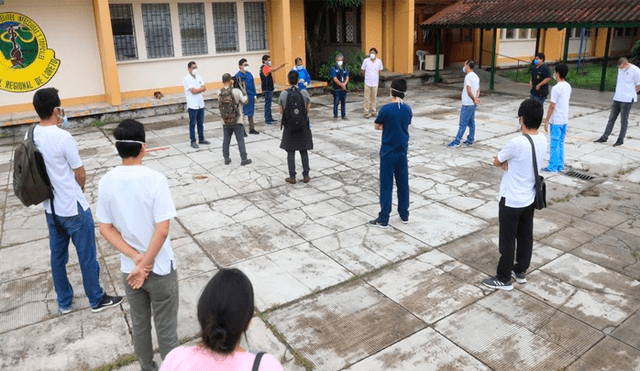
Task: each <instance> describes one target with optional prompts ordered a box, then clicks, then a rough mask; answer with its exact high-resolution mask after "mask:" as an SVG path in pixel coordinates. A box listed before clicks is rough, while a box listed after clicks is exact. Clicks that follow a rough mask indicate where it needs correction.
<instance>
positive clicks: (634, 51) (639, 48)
mask: <svg viewBox="0 0 640 371" xmlns="http://www.w3.org/2000/svg"><path fill="white" fill-rule="evenodd" d="M629 60H630V61H631V63H633V64H635V65H636V66H637V65H638V64H640V40H638V41H636V43H635V44H634V45H633V48H631V55H630V56H629Z"/></svg>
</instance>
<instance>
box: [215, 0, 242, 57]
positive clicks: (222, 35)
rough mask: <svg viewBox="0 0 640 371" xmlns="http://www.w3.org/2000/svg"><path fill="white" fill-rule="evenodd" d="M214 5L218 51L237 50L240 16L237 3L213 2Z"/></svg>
mask: <svg viewBox="0 0 640 371" xmlns="http://www.w3.org/2000/svg"><path fill="white" fill-rule="evenodd" d="M212 5H213V29H214V33H215V35H216V52H218V53H225V52H227V53H228V52H237V51H238V17H237V12H236V3H213V4H212Z"/></svg>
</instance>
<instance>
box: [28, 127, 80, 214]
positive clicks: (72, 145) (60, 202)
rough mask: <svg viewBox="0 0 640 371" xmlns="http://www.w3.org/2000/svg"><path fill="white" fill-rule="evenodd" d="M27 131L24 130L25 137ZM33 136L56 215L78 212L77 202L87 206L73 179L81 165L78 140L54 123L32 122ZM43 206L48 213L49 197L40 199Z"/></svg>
mask: <svg viewBox="0 0 640 371" xmlns="http://www.w3.org/2000/svg"><path fill="white" fill-rule="evenodd" d="M27 135H29V133H27V134H25V139H26V138H27ZM33 140H34V142H35V144H36V147H38V149H39V150H40V152H42V157H43V158H44V164H45V166H46V167H47V175H49V180H51V185H52V186H53V202H54V207H55V209H56V215H58V216H63V217H70V216H76V215H78V202H79V203H80V206H82V210H87V209H88V208H89V202H87V198H86V197H85V196H84V193H82V188H80V185H79V184H78V182H76V175H75V173H74V171H73V170H74V169H77V168H79V167H81V166H82V160H81V159H80V153H79V152H78V143H76V140H75V139H73V137H72V136H71V134H69V132H68V131H65V130H62V129H60V128H59V127H57V126H56V125H51V126H40V125H38V126H36V128H35V129H34V130H33ZM43 205H44V210H45V211H46V212H47V213H49V214H51V200H46V201H44V203H43Z"/></svg>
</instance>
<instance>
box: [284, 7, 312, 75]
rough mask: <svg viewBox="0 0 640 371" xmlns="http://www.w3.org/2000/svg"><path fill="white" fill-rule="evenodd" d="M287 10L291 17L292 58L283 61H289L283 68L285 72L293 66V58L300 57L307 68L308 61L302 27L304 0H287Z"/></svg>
mask: <svg viewBox="0 0 640 371" xmlns="http://www.w3.org/2000/svg"><path fill="white" fill-rule="evenodd" d="M289 10H290V12H291V13H290V14H291V15H290V17H291V36H290V37H291V53H292V56H293V59H290V60H285V62H289V64H288V65H287V67H289V66H291V67H289V68H283V70H284V71H286V73H288V71H289V70H290V69H291V68H292V67H293V66H294V61H293V60H294V59H295V58H298V57H300V58H302V61H303V65H304V66H305V67H307V68H309V63H308V61H307V60H306V59H307V55H306V52H307V47H306V45H305V40H306V30H305V27H304V24H305V22H304V20H305V17H304V0H289ZM286 73H285V74H286Z"/></svg>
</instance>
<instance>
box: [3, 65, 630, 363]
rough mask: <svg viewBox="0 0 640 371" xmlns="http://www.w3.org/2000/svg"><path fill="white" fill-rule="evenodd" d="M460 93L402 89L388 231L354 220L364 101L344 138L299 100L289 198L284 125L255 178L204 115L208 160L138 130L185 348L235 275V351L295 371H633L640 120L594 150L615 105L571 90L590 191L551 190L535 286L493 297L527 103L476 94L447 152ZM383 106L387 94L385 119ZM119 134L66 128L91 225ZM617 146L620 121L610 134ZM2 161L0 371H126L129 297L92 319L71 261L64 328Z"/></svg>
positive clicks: (256, 146)
mask: <svg viewBox="0 0 640 371" xmlns="http://www.w3.org/2000/svg"><path fill="white" fill-rule="evenodd" d="M481 78H483V76H481ZM483 83H484V84H483V85H486V79H484V78H483ZM460 88H461V87H459V86H451V87H446V86H444V87H440V86H413V87H410V91H409V94H408V96H407V98H406V99H405V102H407V103H408V104H410V105H411V107H412V109H413V113H414V118H413V122H412V127H411V129H410V134H411V141H410V150H409V173H410V179H409V184H410V189H411V206H410V213H411V215H410V222H409V223H408V224H402V223H401V222H400V218H399V217H398V215H397V213H396V212H395V210H394V211H393V212H392V215H391V220H390V228H388V229H379V228H375V227H369V225H368V223H367V222H368V220H370V219H373V218H374V217H375V216H376V215H377V212H378V210H379V204H378V165H379V157H378V149H379V145H380V132H377V131H375V130H374V129H373V120H372V119H364V118H363V117H362V114H361V112H362V100H363V98H362V95H361V94H355V93H354V94H349V96H348V104H347V108H348V113H347V115H348V117H349V118H350V120H348V121H342V120H340V121H339V122H333V120H332V112H331V109H332V97H331V96H329V95H325V96H313V97H312V113H311V122H312V124H313V127H312V131H313V135H314V144H315V148H314V150H313V151H311V152H310V164H311V174H310V176H311V178H312V179H311V182H310V183H308V184H304V183H302V182H299V183H298V184H295V185H290V184H287V183H286V182H285V181H284V178H285V177H287V175H288V174H287V166H286V153H285V152H284V151H283V150H281V149H280V148H279V143H280V139H279V138H280V136H281V131H280V127H279V125H276V126H274V127H271V128H268V127H265V126H264V125H258V127H257V128H258V130H260V131H261V134H260V135H251V136H249V137H248V138H247V151H248V153H249V158H251V159H252V160H253V163H252V164H250V165H248V166H240V158H239V155H238V152H237V148H236V146H235V145H233V144H234V141H235V140H232V148H231V158H232V163H231V164H230V165H228V166H225V165H224V163H223V159H222V154H221V146H222V130H221V122H220V118H219V116H216V115H215V114H217V111H212V113H208V114H207V117H206V120H205V129H206V137H207V139H209V140H211V142H212V144H211V145H209V146H201V148H200V149H197V150H196V149H192V148H191V147H190V146H189V139H188V127H187V126H188V125H187V121H188V120H187V118H186V114H180V115H171V116H163V117H153V118H147V119H142V120H141V121H142V122H143V123H144V124H145V126H146V130H147V147H148V148H149V149H151V148H155V149H157V150H155V151H153V152H150V153H148V154H147V156H146V157H145V159H144V161H143V163H144V165H146V166H149V167H151V168H153V169H156V170H158V171H161V172H162V173H163V174H164V175H165V176H166V177H167V178H168V180H169V184H170V187H171V193H172V196H173V200H174V203H175V205H176V208H177V210H178V216H177V218H176V219H175V220H174V221H172V223H171V234H170V237H171V240H172V246H173V248H174V250H175V253H176V260H177V265H178V273H179V279H180V281H179V282H180V296H181V299H180V311H179V329H178V331H179V337H180V338H181V341H182V342H183V343H186V344H188V345H190V344H196V343H197V342H198V337H197V336H198V330H199V326H198V323H197V319H196V303H197V299H198V297H199V295H200V291H201V289H202V288H203V287H204V285H205V283H206V282H207V281H208V280H209V279H210V278H211V277H212V276H213V275H214V274H215V273H216V272H217V270H218V269H219V268H221V267H237V268H239V269H241V270H242V271H244V272H245V273H246V274H247V275H248V276H249V278H250V279H251V281H252V283H253V286H254V290H255V299H256V307H257V311H258V313H257V314H256V317H255V318H254V320H253V321H252V323H251V326H250V329H249V331H248V347H249V348H250V349H251V350H253V351H267V352H269V353H271V354H273V355H274V356H276V358H278V359H279V360H281V362H282V363H283V365H284V368H285V370H288V371H293V370H296V371H297V370H305V369H307V370H308V369H313V370H323V371H334V370H343V369H348V370H354V371H355V370H358V371H360V370H363V371H364V370H367V371H370V370H398V371H405V370H421V371H422V370H509V371H510V370H570V371H578V370H620V371H626V370H640V336H639V334H640V310H639V309H640V260H639V259H638V254H640V221H638V216H639V215H640V197H638V194H639V193H640V126H639V122H640V108H639V107H637V106H636V107H634V108H633V109H632V112H631V117H630V124H629V130H628V133H627V140H626V141H625V145H624V146H622V147H619V148H613V147H612V144H613V142H614V141H615V137H614V138H610V140H609V143H607V144H604V145H603V144H596V143H593V142H592V141H593V140H594V139H596V138H598V137H599V135H600V134H601V132H602V130H603V129H604V126H605V124H606V120H607V117H608V115H609V106H610V104H611V96H612V94H611V93H593V92H581V91H579V90H578V89H574V95H573V97H572V105H571V112H570V115H571V118H570V127H569V130H568V134H567V141H566V156H567V159H566V164H567V165H568V168H570V169H567V170H576V171H579V172H581V173H583V174H587V175H590V176H593V177H594V178H593V179H591V180H582V179H579V178H576V177H572V176H569V175H567V174H546V175H547V177H546V179H547V187H548V194H547V199H548V201H549V204H550V205H549V207H548V208H547V209H545V210H542V211H537V212H536V217H535V222H534V223H535V226H534V237H535V244H534V252H533V261H532V266H531V268H530V270H529V271H528V272H527V280H528V283H526V284H523V285H520V284H516V283H514V286H515V288H514V290H513V291H510V292H504V291H493V290H490V289H487V288H486V287H484V286H483V285H482V284H481V283H480V281H481V279H483V278H484V277H487V276H488V275H494V274H495V268H496V265H497V262H498V257H499V252H498V247H497V241H498V225H497V216H498V204H497V199H496V196H497V193H498V187H499V184H500V180H501V175H502V170H501V169H499V168H495V167H493V166H491V163H492V159H493V157H494V156H495V154H496V153H497V152H498V151H499V149H500V148H501V146H502V145H504V144H505V143H506V142H507V140H508V139H509V138H511V137H513V136H516V135H520V134H519V132H518V125H517V117H516V116H517V114H516V113H517V107H518V106H519V103H520V102H521V101H522V99H524V98H525V97H526V96H527V94H528V92H527V90H528V89H527V88H526V86H524V85H518V84H504V86H502V85H501V84H498V85H497V88H496V89H497V90H498V91H503V93H492V94H484V96H483V97H482V105H481V106H479V107H478V110H477V113H476V126H477V129H476V143H475V144H474V146H473V147H464V146H463V147H461V148H458V149H449V148H445V147H444V144H446V143H448V142H450V141H451V139H452V138H453V136H454V135H455V133H456V131H457V123H458V115H459V109H460ZM501 88H502V89H501ZM484 91H485V92H487V91H488V90H487V89H486V88H485V89H484ZM504 92H507V93H508V94H505V93H504ZM388 101H389V98H388V90H381V91H380V93H379V95H378V106H379V107H380V106H381V105H382V104H385V103H387V102H388ZM261 105H263V101H259V102H258V104H257V107H260V106H261ZM547 106H548V104H547V105H546V106H545V108H546V107H547ZM274 107H275V106H274ZM262 112H263V111H262V109H260V110H259V111H258V113H257V114H256V118H259V119H258V120H257V121H258V122H262V121H263V120H262V118H261V115H262ZM275 116H277V117H279V115H275ZM114 126H115V124H110V125H105V126H103V127H101V128H95V127H88V128H72V129H70V130H71V132H72V133H73V135H74V137H75V138H76V140H77V141H78V144H79V147H80V154H81V157H82V158H83V162H84V166H85V168H86V170H87V185H86V191H85V194H86V196H87V198H88V200H89V202H90V203H91V205H92V211H93V212H94V216H95V209H96V202H97V185H98V181H99V179H100V178H101V176H102V175H104V174H105V173H106V172H107V171H108V170H110V169H111V168H112V167H113V166H116V165H118V164H119V163H120V159H119V157H118V156H117V152H116V150H115V147H114V145H113V143H114V140H113V137H112V135H111V130H110V129H112V128H113V127H114ZM618 130H619V123H618V124H617V126H616V129H615V130H614V136H615V135H617V132H618ZM0 144H1V145H0V179H2V180H1V181H2V182H3V185H2V186H1V188H0V192H1V193H0V195H1V198H0V200H1V201H0V204H1V205H2V207H1V209H0V212H1V213H2V214H1V215H2V229H1V234H0V299H1V300H0V369H2V370H86V369H94V368H98V367H102V368H101V369H102V370H108V369H119V370H139V365H138V364H137V362H135V361H132V360H131V357H130V355H131V354H132V353H133V346H132V343H131V335H130V331H131V327H130V322H129V320H130V319H129V305H128V303H127V301H126V299H125V301H124V302H123V304H122V305H121V306H120V307H118V308H116V309H110V310H107V311H103V312H100V313H97V314H94V313H91V311H90V310H89V307H88V301H87V299H86V297H85V296H84V292H83V290H82V285H81V276H80V272H79V268H78V265H77V256H76V254H75V251H74V249H73V247H71V250H72V251H74V252H72V253H71V254H70V255H71V260H70V262H69V265H68V271H69V276H70V279H71V281H72V283H74V288H75V300H74V306H73V312H72V313H70V314H68V315H65V316H60V315H59V314H58V313H57V304H56V300H55V292H54V290H53V285H52V281H51V272H50V267H49V248H48V232H47V228H46V222H45V217H44V213H43V211H42V207H41V206H35V207H29V208H27V207H24V206H22V205H21V204H20V202H19V201H18V199H17V198H16V197H15V196H14V195H13V190H12V186H11V179H12V173H11V161H12V148H13V145H14V139H13V138H4V139H2V142H1V143H0ZM297 161H298V169H300V164H299V157H298V158H297ZM300 178H301V170H298V179H299V180H300ZM96 233H97V228H96ZM97 236H98V237H97V245H98V256H99V261H100V265H101V278H102V284H103V286H104V288H105V290H106V291H107V292H108V293H111V294H113V293H115V294H118V295H124V289H123V283H122V276H121V273H120V271H119V256H118V254H117V251H116V250H115V249H114V248H113V247H111V246H110V245H109V244H108V243H106V241H105V240H104V239H103V238H102V237H101V236H99V234H98V233H97ZM154 336H155V334H154ZM158 361H159V357H158Z"/></svg>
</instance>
